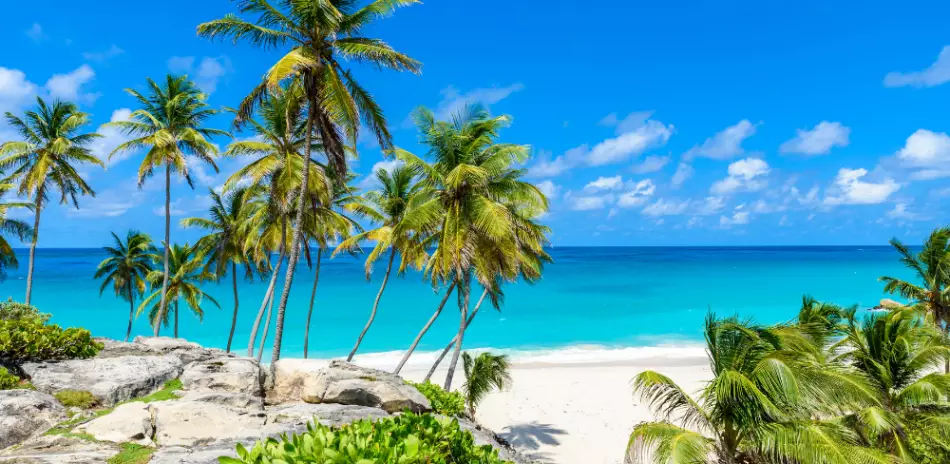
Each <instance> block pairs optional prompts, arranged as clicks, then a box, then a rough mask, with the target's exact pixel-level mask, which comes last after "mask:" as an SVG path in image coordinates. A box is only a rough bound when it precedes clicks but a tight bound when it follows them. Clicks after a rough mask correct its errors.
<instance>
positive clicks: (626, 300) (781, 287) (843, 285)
mask: <svg viewBox="0 0 950 464" xmlns="http://www.w3.org/2000/svg"><path fill="white" fill-rule="evenodd" d="M551 254H552V256H553V257H554V260H555V262H554V263H553V264H550V265H548V266H547V267H546V268H545V272H544V277H543V279H542V280H541V282H539V283H537V284H535V285H528V284H526V283H523V282H519V283H515V284H510V285H508V286H506V287H505V299H504V304H503V306H502V307H501V308H500V311H495V310H493V309H490V308H489V307H483V309H482V310H481V311H480V313H479V315H478V317H477V319H476V321H475V322H474V323H473V325H472V327H471V328H470V329H469V332H468V333H467V335H466V338H465V346H466V347H467V348H494V349H505V350H508V351H517V352H534V353H541V352H544V353H556V352H558V351H559V350H561V351H565V352H567V351H571V350H577V349H586V350H592V349H596V350H605V349H621V348H631V347H647V346H657V345H663V346H677V345H684V346H693V345H697V344H699V343H701V342H702V333H701V328H702V321H703V318H704V317H705V315H706V314H707V312H708V311H710V310H711V311H714V312H715V313H716V314H717V315H733V314H738V315H740V316H742V317H751V318H754V319H755V320H756V321H758V322H762V323H773V322H779V321H785V320H788V319H790V318H791V317H793V315H794V314H795V311H796V310H797V308H798V306H799V304H800V301H801V297H802V295H803V294H805V293H808V294H811V295H813V296H814V297H816V298H818V299H819V300H822V301H830V302H835V303H838V304H841V305H846V306H849V305H858V306H859V307H860V308H870V307H873V306H875V305H877V304H878V302H879V300H880V299H881V298H883V297H885V296H886V295H884V294H883V292H882V288H883V286H882V284H881V283H880V282H878V280H877V279H878V277H880V276H882V275H897V276H904V277H910V276H909V275H908V272H907V271H906V270H905V269H903V268H902V266H901V265H900V263H899V262H898V261H897V253H896V252H895V251H894V250H893V249H891V248H889V247H867V246H862V247H728V248H726V247H669V248H654V247H610V248H594V247H573V248H560V247H559V248H555V249H552V250H551ZM18 256H19V257H20V262H21V263H20V268H19V269H18V270H14V271H10V272H9V275H8V278H7V280H6V281H4V282H3V283H0V296H2V297H4V298H6V297H8V296H10V297H13V298H14V299H17V300H22V298H23V292H24V289H25V275H26V267H27V253H26V250H18ZM103 258H104V255H103V252H102V251H101V250H99V249H39V250H37V263H36V270H35V272H34V279H35V283H34V296H33V303H34V304H35V305H36V306H38V307H39V308H40V309H41V310H42V311H44V312H47V313H51V314H52V315H53V321H54V322H56V323H58V324H60V325H63V326H82V327H85V328H88V329H89V330H91V331H92V333H93V334H94V335H95V336H102V337H110V338H117V339H121V338H123V337H124V336H125V329H126V324H127V321H128V311H129V306H128V303H127V302H124V301H121V300H119V299H117V298H116V297H115V295H114V294H113V293H111V290H109V289H107V290H106V292H105V293H103V294H102V295H101V296H100V295H99V285H100V283H99V282H97V281H95V280H94V279H93V273H94V272H95V268H96V266H97V264H98V263H99V262H100V261H101V260H102V259H103ZM383 271H384V269H383V268H382V266H379V267H378V268H377V269H376V270H375V272H374V274H373V276H372V279H371V280H369V281H367V280H366V278H365V274H364V271H363V262H362V260H361V259H360V258H359V257H350V256H341V257H337V258H334V259H327V258H324V259H323V265H322V268H321V273H320V282H319V287H318V289H317V298H316V304H315V305H314V316H313V322H312V324H311V329H310V356H311V357H334V356H340V355H345V354H346V353H347V352H348V351H349V350H350V348H351V347H352V344H353V342H354V341H355V339H356V336H357V335H358V334H359V332H360V330H361V329H362V327H363V325H364V324H365V323H366V319H367V317H368V315H369V311H370V309H371V306H372V304H373V299H374V298H375V296H376V292H377V290H378V288H379V284H380V281H381V279H382V273H383ZM313 276H314V273H313V270H312V269H309V268H308V267H307V265H306V263H301V265H300V268H299V270H298V272H297V275H296V277H295V279H294V285H293V289H292V292H291V297H290V302H289V305H288V310H287V319H286V321H287V322H286V329H285V330H286V332H285V335H284V341H283V346H284V348H283V350H284V351H283V356H284V357H287V356H301V355H302V352H303V331H304V322H305V317H306V312H307V307H308V304H309V297H310V290H311V288H312V285H313ZM281 277H282V276H281ZM279 284H280V285H282V284H283V279H282V278H281V279H280V281H279ZM266 286H267V282H266V281H261V280H256V281H253V282H249V281H245V280H239V301H240V311H239V316H238V326H237V331H236V334H235V342H234V347H235V349H236V350H237V351H238V352H243V351H244V350H246V347H247V342H248V336H249V333H250V328H251V325H252V323H253V320H254V317H255V316H256V313H257V310H258V308H259V307H260V304H261V299H262V298H263V295H264V291H265V289H266ZM204 288H205V290H206V292H207V293H209V294H210V295H211V296H213V297H214V298H215V299H216V300H217V301H218V302H219V303H220V305H221V308H220V309H218V308H216V307H215V306H214V305H213V304H211V303H210V302H209V301H207V300H206V301H205V304H204V309H205V315H204V318H203V320H200V321H199V319H198V318H197V317H195V316H194V315H193V314H192V313H190V312H188V311H186V310H185V309H184V304H182V313H181V315H180V329H179V334H180V336H181V337H183V338H186V339H188V340H191V341H195V342H198V343H201V344H203V345H205V346H215V347H222V348H223V347H224V345H225V344H226V342H227V335H228V329H229V326H230V322H231V314H232V310H233V301H234V300H233V296H232V287H231V280H230V276H229V277H228V278H227V279H226V280H224V281H222V282H221V283H208V284H205V287H204ZM473 293H474V292H473ZM475 297H477V295H474V296H473V298H475ZM439 300H440V295H439V294H436V293H435V292H434V291H433V289H432V287H431V286H430V285H429V284H428V283H427V282H425V281H423V279H422V276H421V274H420V273H418V272H407V273H406V274H405V275H404V276H399V277H393V278H391V279H390V282H389V285H388V287H387V289H386V292H385V293H384V295H383V298H382V302H381V304H380V309H379V315H378V317H377V320H376V322H375V324H374V326H373V328H372V329H371V330H370V332H369V334H368V335H367V336H366V338H365V341H364V342H363V346H362V348H361V352H365V353H387V352H392V351H397V350H403V349H405V348H407V347H408V345H409V344H410V342H411V341H412V339H413V337H415V335H416V333H417V332H418V330H419V329H420V328H421V327H422V325H423V324H424V323H425V321H426V320H427V319H428V318H429V317H430V315H431V314H432V312H433V311H434V310H435V308H436V306H437V305H438V302H439ZM453 302H454V298H453V300H450V303H449V305H447V307H446V310H445V311H444V312H443V313H442V316H441V318H440V319H439V320H438V321H437V323H436V324H435V325H434V326H433V328H432V330H431V331H430V332H429V334H428V335H427V336H426V338H424V339H423V341H422V344H421V345H420V348H419V349H420V350H422V351H432V350H440V349H441V348H442V347H444V346H445V344H446V343H447V342H448V341H449V340H450V339H451V337H452V336H453V335H454V331H455V330H457V328H458V312H457V310H456V309H455V307H453V306H452V303H453ZM473 304H474V302H473ZM486 305H487V303H486ZM272 331H273V329H272ZM133 333H134V334H143V335H144V334H150V333H151V330H150V328H149V327H148V325H147V322H146V320H145V318H144V317H143V318H139V319H137V320H136V321H135V325H134V328H133ZM171 333H172V331H171V329H170V328H168V329H163V330H162V335H171ZM270 345H271V341H270V340H268V342H267V346H270ZM618 352H623V350H620V351H618Z"/></svg>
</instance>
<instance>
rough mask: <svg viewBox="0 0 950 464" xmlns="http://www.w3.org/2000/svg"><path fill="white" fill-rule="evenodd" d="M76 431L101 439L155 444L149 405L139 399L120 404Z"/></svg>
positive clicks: (114, 441)
mask: <svg viewBox="0 0 950 464" xmlns="http://www.w3.org/2000/svg"><path fill="white" fill-rule="evenodd" d="M74 431H75V432H78V433H87V434H89V435H92V436H93V437H95V439H96V440H99V441H110V442H113V443H125V442H130V443H137V444H139V445H145V446H151V445H152V444H153V443H152V434H153V433H154V432H155V430H154V428H153V427H152V413H151V411H149V408H148V405H147V404H145V403H142V402H138V401H135V402H132V403H126V404H122V405H119V406H118V407H116V408H115V409H114V410H113V411H112V412H110V413H109V414H106V415H104V416H101V417H98V418H96V419H93V420H91V421H89V422H86V423H84V424H81V425H79V426H78V427H76V428H75V429H74Z"/></svg>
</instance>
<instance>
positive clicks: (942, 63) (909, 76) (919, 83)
mask: <svg viewBox="0 0 950 464" xmlns="http://www.w3.org/2000/svg"><path fill="white" fill-rule="evenodd" d="M947 81H950V45H948V46H945V47H943V49H942V50H940V54H939V55H937V61H934V62H933V64H931V65H930V66H929V67H928V68H927V69H924V70H922V71H915V72H907V73H901V72H891V73H888V74H887V75H886V76H884V86H885V87H904V86H912V87H933V86H937V85H940V84H943V83H944V82H947Z"/></svg>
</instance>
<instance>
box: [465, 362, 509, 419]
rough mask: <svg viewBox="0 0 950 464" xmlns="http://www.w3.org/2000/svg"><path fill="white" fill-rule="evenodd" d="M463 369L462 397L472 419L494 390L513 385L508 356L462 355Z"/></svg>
mask: <svg viewBox="0 0 950 464" xmlns="http://www.w3.org/2000/svg"><path fill="white" fill-rule="evenodd" d="M462 367H463V368H464V370H465V383H463V384H462V397H464V398H465V406H466V407H467V408H468V414H469V416H471V417H475V408H476V407H478V404H479V403H481V402H482V400H483V399H485V396H487V395H488V394H489V393H490V392H491V391H492V390H494V389H498V390H504V389H505V388H508V386H509V385H511V374H510V373H509V370H510V368H511V364H510V363H509V362H508V356H505V355H497V354H492V353H479V354H478V355H477V356H472V355H470V354H469V353H462Z"/></svg>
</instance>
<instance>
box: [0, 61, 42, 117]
mask: <svg viewBox="0 0 950 464" xmlns="http://www.w3.org/2000/svg"><path fill="white" fill-rule="evenodd" d="M34 96H36V84H34V83H32V82H30V81H28V80H27V79H26V74H24V73H23V71H20V70H19V69H9V68H4V67H0V112H6V111H11V112H12V111H16V110H17V109H19V107H20V105H23V104H25V103H26V102H28V101H29V100H30V99H31V98H33V97H34Z"/></svg>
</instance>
